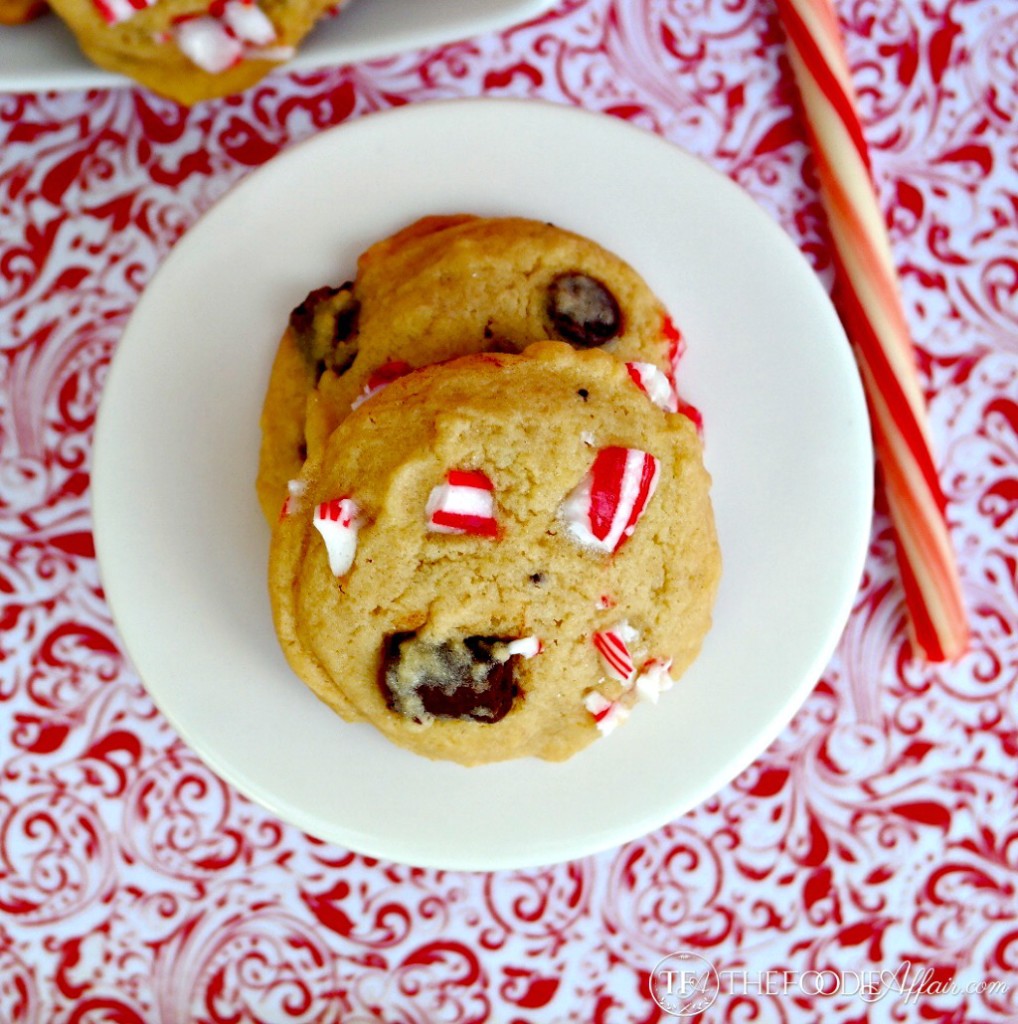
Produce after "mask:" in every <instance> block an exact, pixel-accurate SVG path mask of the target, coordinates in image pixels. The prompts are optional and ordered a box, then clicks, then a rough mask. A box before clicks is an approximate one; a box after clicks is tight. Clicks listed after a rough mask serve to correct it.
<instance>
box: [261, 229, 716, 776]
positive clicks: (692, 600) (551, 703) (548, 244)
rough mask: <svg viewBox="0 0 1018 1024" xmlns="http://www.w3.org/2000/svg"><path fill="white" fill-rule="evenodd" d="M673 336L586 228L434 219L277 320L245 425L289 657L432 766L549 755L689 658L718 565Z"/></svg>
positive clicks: (308, 677)
mask: <svg viewBox="0 0 1018 1024" xmlns="http://www.w3.org/2000/svg"><path fill="white" fill-rule="evenodd" d="M679 352H680V340H679V336H678V332H677V331H676V330H675V329H674V328H673V326H672V324H671V321H670V320H669V319H668V316H667V314H666V312H665V310H664V309H663V307H662V306H661V304H660V302H659V301H658V300H657V299H656V297H655V296H654V295H653V293H652V292H651V291H650V289H649V288H648V287H647V285H646V284H645V283H644V282H643V280H642V279H641V278H640V277H639V276H638V275H637V274H636V272H635V271H634V270H633V269H632V268H630V267H629V266H627V265H626V264H625V263H624V262H623V261H621V260H620V259H618V258H617V257H615V256H613V255H612V254H611V253H608V252H606V251H605V250H604V249H602V248H601V247H600V246H598V245H596V244H595V243H593V242H591V241H589V240H587V239H585V238H581V237H579V236H577V235H574V234H571V233H569V232H566V231H562V230H560V229H557V228H555V227H553V226H550V225H547V224H541V223H537V222H533V221H527V220H521V219H517V218H499V219H484V218H477V217H467V216H462V217H432V218H426V219H425V220H422V221H419V222H417V223H416V224H414V225H411V226H410V227H409V228H407V229H406V230H404V231H402V232H400V233H399V234H397V235H395V236H393V237H392V238H389V239H386V240H384V241H382V242H379V243H378V244H376V245H375V246H373V247H372V248H371V249H369V250H368V251H367V252H366V253H365V254H364V255H363V256H362V257H361V259H360V261H359V263H358V268H357V274H356V277H355V279H354V280H353V281H350V282H346V283H344V284H342V285H339V286H336V287H326V288H322V289H318V290H316V291H314V292H312V293H311V294H310V295H309V296H308V298H307V299H306V300H305V301H304V302H303V303H302V304H301V305H299V306H298V307H297V308H296V309H295V310H294V312H293V314H292V315H291V319H290V324H289V326H288V328H287V330H286V331H285V332H284V335H283V337H282V340H281V342H280V346H279V349H278V352H277V356H276V359H275V363H274V366H273V371H272V374H271V378H270V383H269V388H268V392H267V395H266V399H265V405H264V410H263V417H262V431H263V444H262V453H261V464H260V467H259V477H258V494H259V499H260V501H261V504H262V508H263V511H264V513H265V515H266V517H267V518H268V519H270V521H272V522H273V536H272V544H271V552H270V567H269V578H270V592H271V597H272V605H273V615H274V619H275V624H276V629H277V632H278V634H279V638H280V642H281V644H282V646H283V649H284V651H285V653H286V656H287V658H288V660H289V662H290V664H291V666H292V667H293V668H294V670H295V671H296V673H297V674H298V675H299V676H300V677H301V678H302V679H303V680H304V682H305V683H307V685H308V686H310V687H311V689H312V690H313V691H314V692H315V693H316V694H317V695H318V696H319V697H320V698H321V699H322V700H323V701H325V702H326V703H327V704H328V705H330V706H331V707H332V708H333V709H334V710H335V711H337V712H338V713H339V714H340V715H342V716H343V717H344V718H346V719H348V720H351V721H359V720H364V721H368V722H370V723H371V724H373V725H374V726H375V727H376V728H378V729H379V730H380V731H381V732H382V733H383V734H384V735H385V736H387V737H388V738H389V739H391V740H393V741H394V742H396V743H398V744H400V745H401V746H404V747H407V748H409V749H411V750H413V751H415V752H417V753H419V754H422V755H425V756H427V757H432V758H443V759H449V760H453V761H458V762H460V763H463V764H478V763H484V762H490V761H497V760H504V759H507V758H514V757H523V756H537V757H542V758H547V759H552V760H561V759H564V758H567V757H569V756H570V755H572V754H574V753H575V752H577V751H578V750H580V749H581V748H583V747H584V746H586V745H587V744H588V743H590V742H591V741H593V740H594V739H596V738H597V737H599V736H601V735H604V734H606V733H609V732H610V731H611V730H612V729H613V728H614V727H615V726H616V725H617V724H619V723H620V722H621V721H623V720H624V719H625V718H626V716H627V715H628V714H629V713H630V711H631V710H632V708H633V707H634V706H635V705H636V704H637V703H638V702H639V701H641V700H646V701H651V702H653V701H656V700H657V697H658V695H659V694H660V692H661V691H662V690H665V689H668V688H669V687H670V686H671V685H672V683H673V681H674V680H675V679H677V678H678V676H679V675H680V674H681V673H682V671H684V669H685V668H686V667H687V666H688V665H689V664H690V662H691V661H692V660H693V659H694V658H695V656H696V654H697V652H698V651H699V648H700V645H701V642H702V640H703V637H704V635H705V634H706V632H707V630H708V629H709V626H710V618H711V609H712V605H713V601H714V595H715V592H716V589H717V583H718V577H719V572H720V557H719V553H718V547H717V540H716V536H715V532H714V525H713V517H712V512H711V505H710V497H709V485H710V481H709V477H708V475H707V472H706V470H705V469H704V466H703V459H702V449H701V443H700V437H699V433H698V430H697V425H696V423H695V422H694V418H693V417H692V415H691V410H690V409H689V408H688V407H685V406H683V405H682V403H681V402H680V400H679V399H678V397H677V395H676V392H675V387H674V372H675V365H676V362H677V358H678V355H679Z"/></svg>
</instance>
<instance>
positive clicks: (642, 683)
mask: <svg viewBox="0 0 1018 1024" xmlns="http://www.w3.org/2000/svg"><path fill="white" fill-rule="evenodd" d="M671 670H672V659H671V658H651V659H650V660H649V661H646V662H644V664H643V667H642V668H641V669H640V671H639V672H638V673H637V676H636V682H635V684H634V685H635V688H636V692H637V695H638V696H639V697H640V699H641V700H649V701H650V702H651V704H656V703H657V700H658V697H660V696H661V694H662V693H664V692H665V690H670V689H671V688H672V686H674V685H675V680H674V679H672V677H671V676H670V675H669V672H671Z"/></svg>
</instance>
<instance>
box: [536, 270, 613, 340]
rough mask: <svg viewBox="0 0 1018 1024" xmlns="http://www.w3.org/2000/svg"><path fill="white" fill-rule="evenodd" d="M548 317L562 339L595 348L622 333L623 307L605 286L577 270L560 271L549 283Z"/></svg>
mask: <svg viewBox="0 0 1018 1024" xmlns="http://www.w3.org/2000/svg"><path fill="white" fill-rule="evenodd" d="M548 317H549V319H550V320H551V324H552V326H553V327H554V329H555V332H556V334H557V335H558V337H560V338H561V339H562V340H563V341H568V342H569V343H570V344H571V345H578V346H579V347H580V348H597V347H598V346H599V345H603V344H605V342H608V341H611V340H612V338H615V337H618V335H619V334H621V333H622V311H621V310H620V309H619V304H618V301H617V300H616V298H615V296H614V295H613V294H612V293H611V291H610V290H609V289H608V287H607V286H606V285H605V284H603V283H602V282H601V281H598V280H597V278H595V277H591V276H590V275H589V274H583V273H580V272H579V271H570V272H568V273H565V274H559V275H558V276H557V277H555V278H553V279H552V282H551V284H550V285H549V286H548Z"/></svg>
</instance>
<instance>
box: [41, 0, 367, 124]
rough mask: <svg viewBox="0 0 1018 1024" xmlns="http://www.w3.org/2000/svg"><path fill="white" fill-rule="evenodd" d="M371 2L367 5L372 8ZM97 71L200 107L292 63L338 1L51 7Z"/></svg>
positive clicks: (56, 2)
mask: <svg viewBox="0 0 1018 1024" xmlns="http://www.w3.org/2000/svg"><path fill="white" fill-rule="evenodd" d="M365 2H366V0H365ZM51 6H52V8H53V10H54V11H55V12H56V13H57V14H58V15H59V16H60V18H61V19H62V20H63V21H64V22H65V23H66V24H67V26H68V27H69V28H70V30H71V31H72V32H73V33H74V35H75V36H76V38H77V41H78V45H79V46H80V47H81V50H82V52H83V53H84V54H85V56H87V57H88V58H89V59H90V60H92V61H93V62H94V63H95V64H98V65H99V66H100V67H103V68H107V69H108V70H110V71H116V72H118V73H120V74H123V75H126V76H128V77H129V78H133V79H134V80H135V81H137V82H140V83H141V84H142V85H144V86H147V87H148V88H149V89H151V90H152V91H153V92H157V93H159V94H160V95H162V96H167V97H169V98H170V99H174V100H176V101H177V102H179V103H183V104H188V105H189V104H193V103H196V102H198V101H199V100H205V99H211V98H213V97H216V96H227V95H230V94H232V93H236V92H240V91H242V90H243V89H246V88H247V87H248V86H250V85H253V84H254V83H255V82H257V81H258V80H259V79H260V78H262V77H263V76H264V75H266V74H268V72H270V71H272V70H273V69H274V68H277V67H278V66H279V65H280V64H281V63H283V62H285V61H287V60H289V59H290V58H291V57H292V56H293V55H294V53H295V52H296V48H297V45H298V44H299V43H300V41H301V40H302V39H303V38H304V36H305V35H307V33H308V32H309V31H310V30H311V28H312V26H313V25H314V24H315V22H316V21H317V20H318V19H319V17H321V16H322V15H323V14H324V13H325V11H326V10H328V9H330V8H332V7H335V6H336V4H335V0H52V2H51Z"/></svg>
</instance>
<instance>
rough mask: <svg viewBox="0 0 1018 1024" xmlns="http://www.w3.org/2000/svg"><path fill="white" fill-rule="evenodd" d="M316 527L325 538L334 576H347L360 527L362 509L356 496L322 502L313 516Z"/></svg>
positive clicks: (355, 550)
mask: <svg viewBox="0 0 1018 1024" xmlns="http://www.w3.org/2000/svg"><path fill="white" fill-rule="evenodd" d="M311 521H312V523H313V524H314V527H315V529H316V530H317V531H318V532H319V533H320V534H321V535H322V540H324V541H325V550H326V551H327V552H328V555H329V568H330V569H331V570H332V574H333V575H334V576H344V575H346V573H348V572H349V571H350V566H351V565H353V559H354V555H355V554H356V552H357V531H358V530H359V529H360V525H361V524H360V508H358V506H357V503H356V502H355V501H354V500H353V498H333V499H331V500H330V501H323V502H321V503H320V504H319V505H318V507H317V508H316V509H315V514H314V516H313V518H312V520H311Z"/></svg>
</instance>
